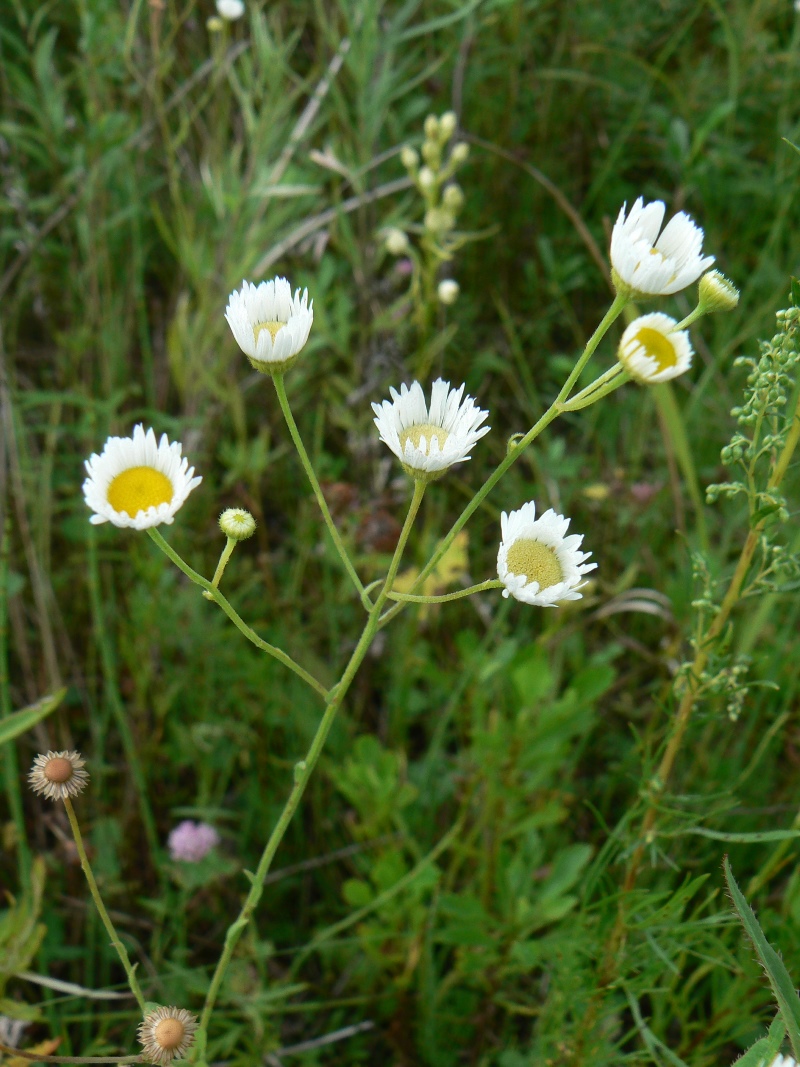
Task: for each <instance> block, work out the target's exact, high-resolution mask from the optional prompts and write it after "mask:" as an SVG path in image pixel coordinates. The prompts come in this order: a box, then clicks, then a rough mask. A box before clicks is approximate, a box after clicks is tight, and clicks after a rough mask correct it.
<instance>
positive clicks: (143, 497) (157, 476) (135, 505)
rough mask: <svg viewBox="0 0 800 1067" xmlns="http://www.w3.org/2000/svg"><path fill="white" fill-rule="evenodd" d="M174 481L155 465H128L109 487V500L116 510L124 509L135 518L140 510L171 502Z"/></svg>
mask: <svg viewBox="0 0 800 1067" xmlns="http://www.w3.org/2000/svg"><path fill="white" fill-rule="evenodd" d="M172 496H173V489H172V482H171V481H170V480H169V478H168V477H167V476H166V474H162V473H161V471H157V470H155V468H153V467H128V469H127V470H126V471H123V472H122V473H121V474H118V475H117V476H116V478H115V479H114V480H113V482H112V483H111V485H109V487H108V502H109V504H110V505H111V507H112V508H113V509H114V511H124V512H127V514H128V515H129V516H130V517H131V518H134V517H135V516H136V515H138V514H139V512H140V511H147V509H148V508H153V507H158V505H159V504H169V503H170V502H171V500H172Z"/></svg>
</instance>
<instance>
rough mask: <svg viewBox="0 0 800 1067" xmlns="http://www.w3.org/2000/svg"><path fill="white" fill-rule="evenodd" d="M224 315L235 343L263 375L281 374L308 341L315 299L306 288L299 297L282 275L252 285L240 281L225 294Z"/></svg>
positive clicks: (298, 292)
mask: <svg viewBox="0 0 800 1067" xmlns="http://www.w3.org/2000/svg"><path fill="white" fill-rule="evenodd" d="M225 318H226V319H227V320H228V325H229V326H230V328H231V330H232V331H233V336H234V337H235V338H236V343H237V344H238V345H239V347H240V348H241V350H242V351H243V352H244V354H245V355H246V356H247V358H248V359H249V360H250V364H251V366H252V367H254V368H255V370H257V371H261V373H263V374H282V373H283V372H284V371H285V370H287V369H288V368H289V367H290V366H291V365H292V363H293V362H294V360H295V357H296V356H297V354H298V353H299V352H300V350H301V349H302V348H303V346H304V345H305V343H306V341H307V340H308V335H309V333H310V332H311V323H312V322H313V321H314V301H313V300H312V301H311V304H309V303H308V289H304V290H303V295H302V297H301V296H300V290H299V289H298V290H297V291H296V292H295V294H294V296H292V289H291V286H290V285H289V283H288V281H287V280H286V279H285V278H273V279H272V281H270V282H261V283H260V284H259V285H252V284H251V283H250V282H246V281H243V282H242V288H241V291H238V290H236V289H234V291H233V292H232V293H231V295H230V296H229V297H228V306H227V307H226V309H225Z"/></svg>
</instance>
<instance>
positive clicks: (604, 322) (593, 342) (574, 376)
mask: <svg viewBox="0 0 800 1067" xmlns="http://www.w3.org/2000/svg"><path fill="white" fill-rule="evenodd" d="M628 299H629V298H628V297H627V296H625V294H624V293H617V295H616V296H615V297H614V300H613V302H612V304H611V307H610V308H609V309H608V311H607V312H606V313H605V315H604V316H603V318H602V319H601V320H600V325H599V326H598V327H597V329H596V330H595V331H594V333H593V334H592V336H591V337H590V338H589V340H588V341H587V342H586V348H584V350H583V355H582V356H581V358H580V359H579V360H578V362H577V363H576V364H575V366H574V367H573V368H572V371H571V373H570V376H569V377H568V378H567V380H566V381H565V382H564V386H563V388H562V390H561V392H560V393H559V394H558V396H557V397H556V404H563V403H564V401H565V400H566V399H567V397H568V396H569V394H570V393H571V392H572V387H573V386H574V385H575V383H576V382H577V380H578V379H579V378H580V376H581V374H583V368H584V367H585V366H586V364H587V363H588V362H589V360H590V359H591V357H592V355H593V354H594V351H595V349H596V348H597V346H598V345H599V344H600V342H601V341H602V339H603V338H604V337H605V335H606V333H607V332H608V328H609V326H611V324H612V323H613V322H614V320H615V319H618V318H619V316H620V315H621V314H622V309H623V308H624V307H625V305H626V304H627V303H628Z"/></svg>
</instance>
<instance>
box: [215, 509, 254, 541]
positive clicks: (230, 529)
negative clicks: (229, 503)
mask: <svg viewBox="0 0 800 1067" xmlns="http://www.w3.org/2000/svg"><path fill="white" fill-rule="evenodd" d="M219 528H220V529H221V530H222V532H223V533H224V534H225V536H226V537H230V539H231V540H232V541H246V540H247V538H248V537H252V536H253V534H254V533H255V532H256V520H255V519H254V518H253V516H252V515H251V514H250V512H249V511H245V510H244V508H226V510H225V511H223V513H222V514H221V515H220V517H219Z"/></svg>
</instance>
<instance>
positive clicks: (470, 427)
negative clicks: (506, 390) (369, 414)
mask: <svg viewBox="0 0 800 1067" xmlns="http://www.w3.org/2000/svg"><path fill="white" fill-rule="evenodd" d="M389 392H390V393H391V396H392V399H391V401H389V400H384V401H383V403H382V404H373V405H372V410H373V411H374V412H375V414H376V416H377V418H376V419H375V420H374V421H375V425H376V426H377V427H378V430H379V431H380V435H381V441H383V443H384V444H385V445H388V446H389V448H390V449H391V450H392V452H394V454H395V455H396V456H397V458H398V459H399V460H400V462H401V463H402V464H403V467H404V468H405V470H406V473H407V474H410V475H411V476H412V478H423V479H428V480H430V481H432V480H434V479H435V478H440V477H441V476H442V474H444V472H445V471H446V470H447V469H448V467H452V465H453V464H454V463H463V462H464V461H465V460H468V459H469V453H470V451H471V450H472V446H473V445H474V444H475V442H476V441H479V440H480V439H481V437H483V435H484V434H486V433H488V432H489V427H488V426H483V427H481V428H480V429H479V428H478V427H480V426H481V423H482V422H483V420H484V419H485V418H486V416H487V415H488V414H489V412H488V411H482V410H481V409H480V408H479V407H478V405H477V404H476V403H475V401H474V400H473V398H472V397H471V396H467V397H464V399H463V401H462V399H461V398H462V396H463V395H464V386H463V385H461V386H459V388H458V389H451V388H450V382H445V381H443V380H442V379H441V378H437V380H436V381H435V382H434V383H433V387H432V388H431V403H430V408H428V406H427V405H426V404H425V396H424V394H423V392H422V386H421V385H420V384H419V382H412V384H411V385H410V386H408V385H401V386H400V392H399V393H398V392H397V390H396V389H390V390H389Z"/></svg>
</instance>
